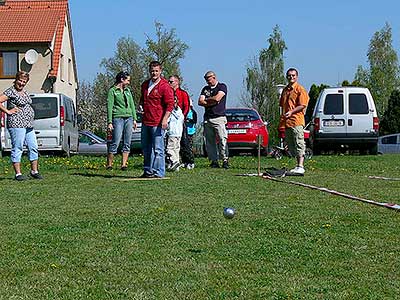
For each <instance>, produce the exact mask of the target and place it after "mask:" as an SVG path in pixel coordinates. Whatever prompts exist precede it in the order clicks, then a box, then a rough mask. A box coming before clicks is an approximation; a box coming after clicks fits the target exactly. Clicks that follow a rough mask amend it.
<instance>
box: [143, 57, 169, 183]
mask: <svg viewBox="0 0 400 300" xmlns="http://www.w3.org/2000/svg"><path fill="white" fill-rule="evenodd" d="M149 73H150V78H149V79H148V80H146V81H145V82H143V83H142V86H141V96H140V105H141V106H142V108H143V119H142V133H141V137H142V149H143V157H144V165H143V174H142V176H141V177H144V178H162V177H164V176H165V152H164V150H165V145H164V136H165V130H166V129H167V127H168V118H169V116H170V114H171V111H172V110H173V109H174V92H173V90H172V88H171V87H170V85H169V84H168V81H167V80H166V79H165V78H163V77H162V76H161V73H162V66H161V63H160V62H158V61H152V62H151V63H150V64H149Z"/></svg>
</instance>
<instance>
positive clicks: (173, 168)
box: [167, 161, 181, 172]
mask: <svg viewBox="0 0 400 300" xmlns="http://www.w3.org/2000/svg"><path fill="white" fill-rule="evenodd" d="M180 166H181V164H180V163H179V161H176V162H174V163H172V164H171V166H170V167H169V168H168V169H167V170H168V171H170V172H174V171H179V167H180Z"/></svg>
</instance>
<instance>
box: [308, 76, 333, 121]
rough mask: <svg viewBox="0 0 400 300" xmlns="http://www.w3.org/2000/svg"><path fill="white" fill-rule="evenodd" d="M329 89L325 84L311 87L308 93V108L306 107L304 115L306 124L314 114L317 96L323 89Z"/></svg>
mask: <svg viewBox="0 0 400 300" xmlns="http://www.w3.org/2000/svg"><path fill="white" fill-rule="evenodd" d="M327 87H329V85H326V84H323V83H322V84H320V85H315V84H313V85H311V87H310V91H309V92H308V96H309V97H310V100H309V101H308V106H307V111H306V114H305V122H306V124H307V123H308V122H310V121H311V118H312V115H313V113H314V109H315V104H316V103H317V100H318V97H319V94H320V93H321V91H322V90H323V89H324V88H327Z"/></svg>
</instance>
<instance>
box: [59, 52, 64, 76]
mask: <svg viewBox="0 0 400 300" xmlns="http://www.w3.org/2000/svg"><path fill="white" fill-rule="evenodd" d="M60 80H61V81H64V54H61V55H60Z"/></svg>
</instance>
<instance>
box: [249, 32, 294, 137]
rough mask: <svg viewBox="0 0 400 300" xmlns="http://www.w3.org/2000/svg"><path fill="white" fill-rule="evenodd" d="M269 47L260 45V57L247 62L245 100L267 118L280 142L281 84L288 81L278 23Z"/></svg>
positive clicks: (284, 47)
mask: <svg viewBox="0 0 400 300" xmlns="http://www.w3.org/2000/svg"><path fill="white" fill-rule="evenodd" d="M268 43H269V46H268V48H264V49H261V51H260V54H259V56H258V57H257V58H253V59H251V60H250V61H249V63H248V65H247V75H246V78H245V79H244V85H245V88H246V92H245V93H244V94H243V96H242V102H243V103H244V104H245V105H247V106H249V107H253V108H255V109H257V110H258V112H259V113H260V114H261V116H262V117H263V119H264V120H267V121H268V122H269V124H270V125H269V127H270V129H272V130H270V139H271V144H274V143H277V142H278V137H277V128H278V124H279V117H280V116H279V94H278V90H277V85H278V84H283V83H285V82H286V81H285V76H284V70H283V52H284V51H285V50H286V49H287V48H286V44H285V42H284V40H283V38H282V33H281V30H280V29H279V26H278V25H276V26H275V27H274V28H273V32H272V34H271V35H270V36H269V38H268Z"/></svg>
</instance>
